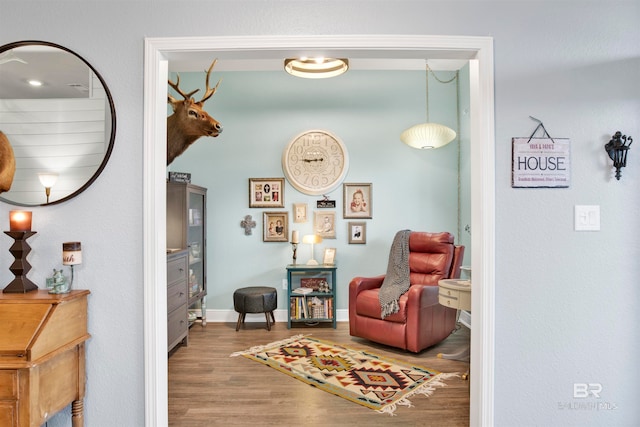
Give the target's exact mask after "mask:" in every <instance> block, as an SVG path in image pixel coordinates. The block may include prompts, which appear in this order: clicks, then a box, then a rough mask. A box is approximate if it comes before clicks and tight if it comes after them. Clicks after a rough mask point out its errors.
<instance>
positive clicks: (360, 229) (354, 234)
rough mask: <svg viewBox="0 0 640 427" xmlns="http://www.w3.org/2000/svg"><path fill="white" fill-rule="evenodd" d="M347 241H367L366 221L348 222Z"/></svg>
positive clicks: (363, 242) (358, 242)
mask: <svg viewBox="0 0 640 427" xmlns="http://www.w3.org/2000/svg"><path fill="white" fill-rule="evenodd" d="M348 226H349V243H350V244H362V245H364V244H365V243H367V223H366V222H349V225H348Z"/></svg>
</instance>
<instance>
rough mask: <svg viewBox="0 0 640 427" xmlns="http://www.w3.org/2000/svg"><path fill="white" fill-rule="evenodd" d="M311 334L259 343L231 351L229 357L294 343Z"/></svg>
mask: <svg viewBox="0 0 640 427" xmlns="http://www.w3.org/2000/svg"><path fill="white" fill-rule="evenodd" d="M309 335H311V334H306V335H305V334H300V335H294V336H292V337H290V338H285V339H283V340H280V341H274V342H272V343H269V344H265V345H257V346H254V347H251V348H250V349H248V350H243V351H236V352H235V353H231V354H230V355H229V357H235V356H243V355H245V354H251V353H258V352H260V351H263V350H265V349H267V348H269V347H277V346H281V345H286V344H289V343H292V342H294V341H296V340H299V339H301V338H304V337H307V336H309Z"/></svg>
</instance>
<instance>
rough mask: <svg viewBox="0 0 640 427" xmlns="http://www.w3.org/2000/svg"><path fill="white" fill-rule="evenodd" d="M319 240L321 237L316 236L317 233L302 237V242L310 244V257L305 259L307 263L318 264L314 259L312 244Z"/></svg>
mask: <svg viewBox="0 0 640 427" xmlns="http://www.w3.org/2000/svg"><path fill="white" fill-rule="evenodd" d="M321 242H322V237H320V236H318V235H317V234H307V235H305V236H304V237H303V238H302V243H307V244H311V259H309V261H307V265H318V261H316V260H315V259H314V258H315V257H314V252H313V245H315V244H316V243H321Z"/></svg>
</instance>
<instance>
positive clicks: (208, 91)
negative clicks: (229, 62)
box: [200, 58, 222, 103]
mask: <svg viewBox="0 0 640 427" xmlns="http://www.w3.org/2000/svg"><path fill="white" fill-rule="evenodd" d="M216 62H218V58H216V59H214V60H213V62H212V63H211V65H210V66H209V69H208V70H207V80H206V84H207V89H206V92H205V93H204V96H203V97H202V99H201V100H200V103H203V102H205V101H206V100H207V99H209V98H211V97H212V96H213V94H214V93H216V90H218V86H219V85H220V82H221V81H222V79H220V80H218V83H216V86H215V87H214V88H213V89H210V88H209V76H210V75H211V70H213V67H214V66H215V65H216Z"/></svg>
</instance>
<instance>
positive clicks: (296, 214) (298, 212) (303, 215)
mask: <svg viewBox="0 0 640 427" xmlns="http://www.w3.org/2000/svg"><path fill="white" fill-rule="evenodd" d="M293 222H307V204H306V203H294V204H293Z"/></svg>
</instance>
